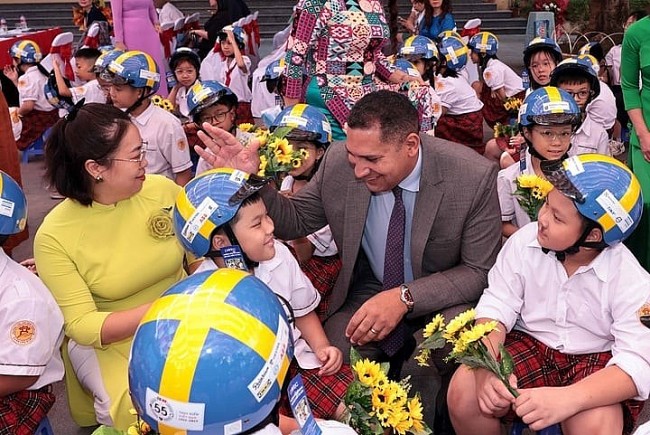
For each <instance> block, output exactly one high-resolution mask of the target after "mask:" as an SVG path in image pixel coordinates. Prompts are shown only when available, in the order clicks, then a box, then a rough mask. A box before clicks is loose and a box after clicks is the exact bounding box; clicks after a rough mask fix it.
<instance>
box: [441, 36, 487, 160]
mask: <svg viewBox="0 0 650 435" xmlns="http://www.w3.org/2000/svg"><path fill="white" fill-rule="evenodd" d="M439 47H440V62H439V63H438V65H437V68H436V72H437V74H436V78H435V89H436V93H437V94H438V95H439V96H440V105H441V106H442V116H441V117H440V119H439V120H438V123H437V124H436V137H439V138H442V139H447V140H450V141H452V142H457V143H460V144H463V145H467V146H468V147H470V148H472V149H473V150H474V151H476V152H477V153H479V154H483V152H484V151H485V147H484V146H483V112H482V109H483V103H482V102H481V100H479V98H478V96H477V95H476V92H474V89H473V88H472V87H471V86H470V84H469V83H468V82H467V80H466V79H465V78H464V77H462V76H461V75H460V74H459V71H462V70H463V69H464V68H465V64H466V63H467V57H468V50H467V47H466V46H465V44H464V43H463V41H461V40H460V39H459V38H456V37H454V36H446V37H444V38H442V39H441V41H440V44H439Z"/></svg>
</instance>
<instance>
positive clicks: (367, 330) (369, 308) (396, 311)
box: [345, 287, 408, 345]
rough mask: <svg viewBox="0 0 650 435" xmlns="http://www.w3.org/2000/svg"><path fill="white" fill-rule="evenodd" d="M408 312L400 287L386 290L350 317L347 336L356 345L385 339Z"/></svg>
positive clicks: (346, 331) (369, 300)
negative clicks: (401, 296)
mask: <svg viewBox="0 0 650 435" xmlns="http://www.w3.org/2000/svg"><path fill="white" fill-rule="evenodd" d="M407 312H408V310H407V308H406V305H405V304H404V302H402V301H401V299H400V289H399V287H395V288H392V289H389V290H384V291H381V292H379V293H377V294H376V295H374V296H373V297H371V298H370V299H368V300H367V301H366V302H365V303H364V304H363V305H362V306H361V308H359V309H358V310H357V312H356V313H354V315H353V316H352V318H351V319H350V322H349V323H348V326H347V328H346V329H345V336H346V337H348V338H349V339H350V343H352V344H354V345H357V344H358V345H364V344H366V343H369V342H371V341H380V340H383V339H384V338H385V337H386V336H387V335H388V334H390V332H391V331H392V330H393V329H395V327H396V326H397V324H398V323H399V322H400V320H402V317H404V315H405V314H406V313H407Z"/></svg>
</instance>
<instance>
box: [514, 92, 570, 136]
mask: <svg viewBox="0 0 650 435" xmlns="http://www.w3.org/2000/svg"><path fill="white" fill-rule="evenodd" d="M581 122H582V115H581V113H580V108H579V107H578V105H577V104H576V102H575V100H574V99H573V97H572V96H571V94H569V93H568V92H566V91H563V90H562V89H559V88H556V87H553V86H545V87H543V88H539V89H536V90H534V91H533V92H531V93H530V94H529V95H528V96H527V97H526V99H525V100H524V102H523V104H522V105H521V107H520V108H519V126H520V127H531V126H533V125H566V124H571V125H572V126H573V127H574V128H576V127H577V126H578V125H579V124H580V123H581Z"/></svg>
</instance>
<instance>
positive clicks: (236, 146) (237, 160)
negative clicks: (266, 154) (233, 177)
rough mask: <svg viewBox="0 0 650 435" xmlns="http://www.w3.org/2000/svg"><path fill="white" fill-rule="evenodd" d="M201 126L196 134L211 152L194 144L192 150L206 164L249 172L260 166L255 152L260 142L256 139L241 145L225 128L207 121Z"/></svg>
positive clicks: (253, 171)
mask: <svg viewBox="0 0 650 435" xmlns="http://www.w3.org/2000/svg"><path fill="white" fill-rule="evenodd" d="M201 128H202V131H199V132H198V136H199V138H200V139H201V140H202V141H203V143H204V144H205V147H206V148H207V149H208V150H210V151H211V152H207V151H206V150H204V149H203V148H201V147H200V146H198V145H196V146H194V150H195V151H196V152H197V154H198V155H199V156H201V157H203V159H204V160H205V161H206V162H207V163H208V164H210V165H211V166H212V167H213V168H234V169H239V170H240V171H244V172H248V173H251V174H256V173H257V171H258V169H259V167H260V157H259V155H258V154H257V150H258V149H259V147H260V142H259V141H258V140H257V139H253V140H251V142H250V143H249V144H248V146H243V145H242V144H241V143H240V142H239V140H237V138H235V136H233V135H232V134H230V133H228V132H227V131H226V130H222V129H220V128H219V127H213V126H212V125H210V124H209V123H207V122H204V123H203V125H202V126H201ZM206 133H207V134H206Z"/></svg>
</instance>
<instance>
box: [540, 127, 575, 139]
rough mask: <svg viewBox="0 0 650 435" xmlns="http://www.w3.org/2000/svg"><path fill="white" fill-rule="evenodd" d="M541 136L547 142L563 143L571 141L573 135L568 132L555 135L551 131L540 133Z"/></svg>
mask: <svg viewBox="0 0 650 435" xmlns="http://www.w3.org/2000/svg"><path fill="white" fill-rule="evenodd" d="M538 133H539V135H540V136H542V137H543V138H544V139H546V140H547V141H549V142H550V141H553V140H560V141H562V142H564V141H567V140H570V139H571V135H572V134H573V133H571V132H568V131H563V132H560V133H553V132H552V131H550V130H542V131H538Z"/></svg>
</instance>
